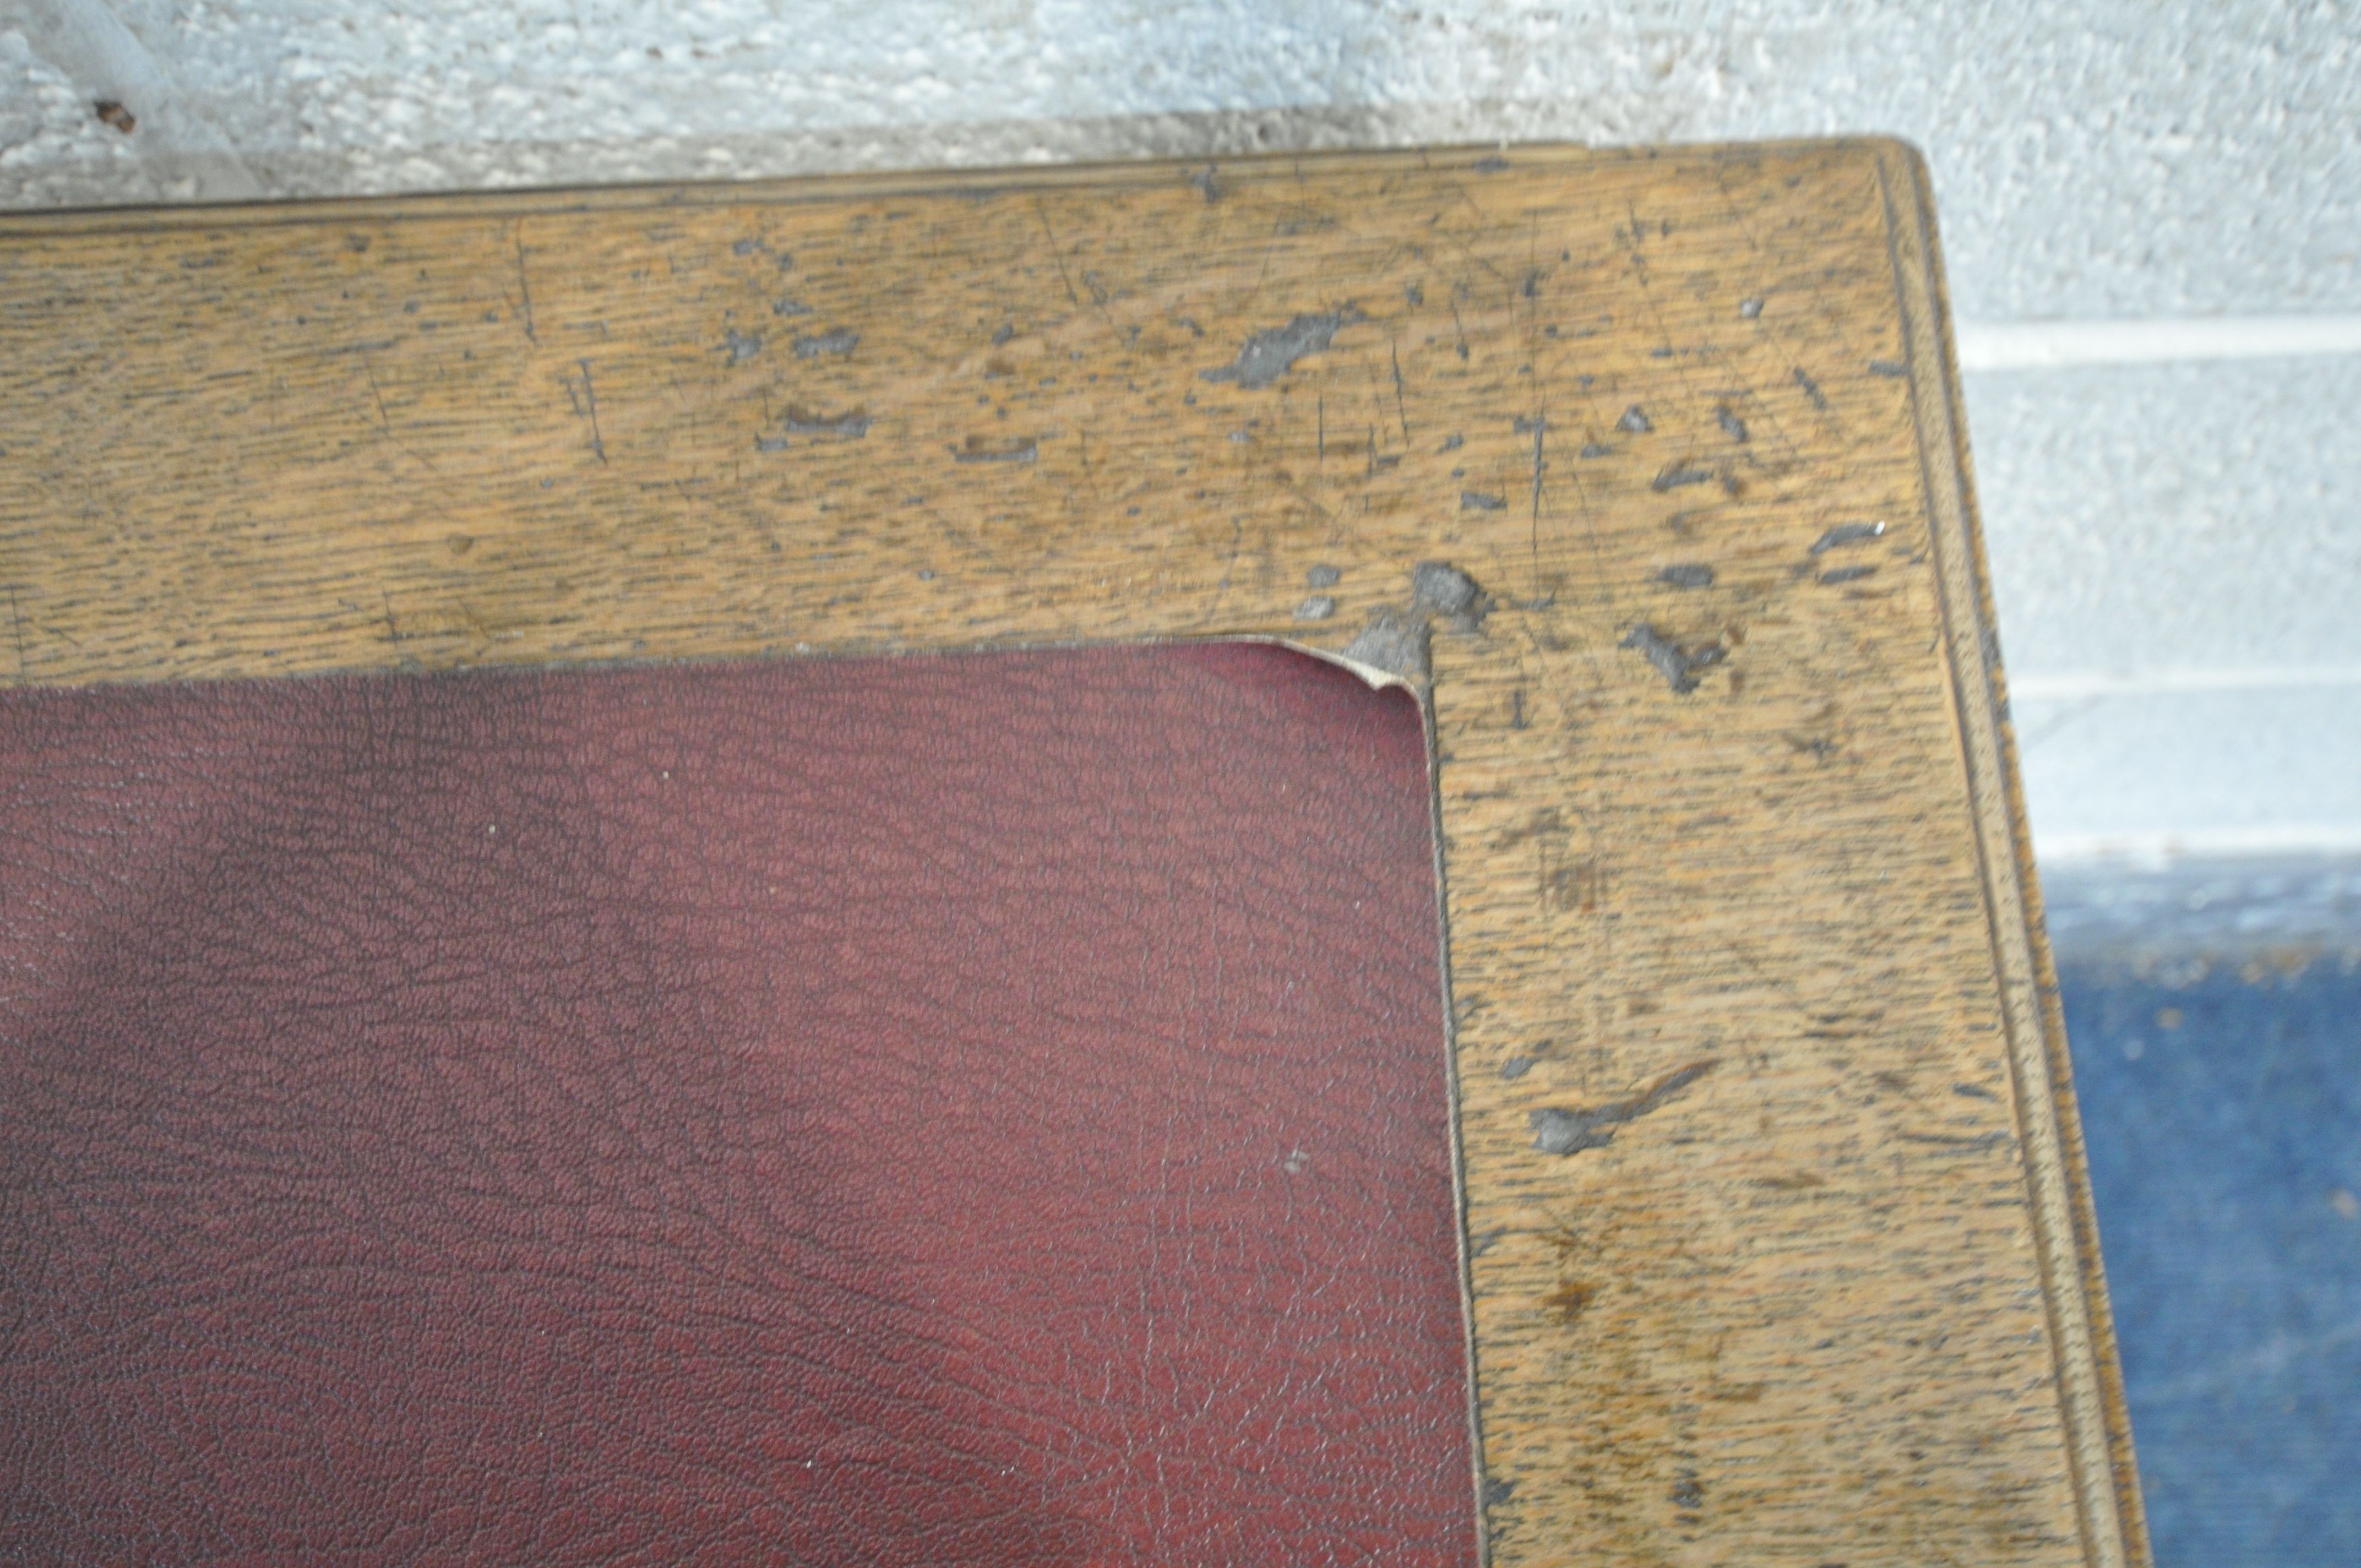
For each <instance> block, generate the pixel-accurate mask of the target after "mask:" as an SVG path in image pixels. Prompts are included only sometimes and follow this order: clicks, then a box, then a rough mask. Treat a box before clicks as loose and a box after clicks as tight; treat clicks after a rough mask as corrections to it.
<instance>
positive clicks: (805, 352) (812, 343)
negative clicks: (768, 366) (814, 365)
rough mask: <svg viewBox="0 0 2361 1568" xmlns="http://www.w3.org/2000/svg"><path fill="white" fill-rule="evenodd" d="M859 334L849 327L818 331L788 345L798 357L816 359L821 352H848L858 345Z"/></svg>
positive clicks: (859, 342)
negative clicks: (831, 330)
mask: <svg viewBox="0 0 2361 1568" xmlns="http://www.w3.org/2000/svg"><path fill="white" fill-rule="evenodd" d="M860 344H861V334H859V333H857V332H854V331H852V330H851V328H849V327H838V328H836V329H835V330H834V331H833V332H818V333H814V334H811V335H810V336H809V337H799V338H797V339H796V340H795V342H794V343H793V344H791V345H789V346H790V347H792V348H793V349H794V350H795V351H796V358H798V359H817V358H818V357H819V356H821V355H823V354H850V353H851V352H852V351H853V349H855V348H856V347H858V346H860Z"/></svg>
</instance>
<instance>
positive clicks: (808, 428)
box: [779, 403, 870, 441]
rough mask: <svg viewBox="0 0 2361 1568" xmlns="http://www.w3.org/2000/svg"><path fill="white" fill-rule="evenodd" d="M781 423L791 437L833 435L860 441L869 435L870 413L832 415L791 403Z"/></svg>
mask: <svg viewBox="0 0 2361 1568" xmlns="http://www.w3.org/2000/svg"><path fill="white" fill-rule="evenodd" d="M779 423H780V428H781V429H783V430H785V432H786V433H788V434H789V435H833V436H840V437H842V438H844V439H846V440H850V441H858V440H860V439H861V438H862V436H864V435H867V434H868V433H869V425H870V419H869V414H868V411H866V410H864V409H854V410H853V411H851V412H850V413H840V414H831V413H823V412H821V411H818V409H807V408H804V407H802V406H800V405H799V404H796V403H789V404H788V405H787V414H786V418H785V419H784V420H781V421H780V422H779Z"/></svg>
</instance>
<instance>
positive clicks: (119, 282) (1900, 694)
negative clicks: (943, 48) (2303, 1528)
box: [0, 142, 2146, 1568]
mask: <svg viewBox="0 0 2361 1568" xmlns="http://www.w3.org/2000/svg"><path fill="white" fill-rule="evenodd" d="M0 409H5V426H0V448H5V450H0V592H5V598H6V600H7V603H6V607H5V609H6V615H7V622H8V624H7V629H6V631H5V641H0V671H5V673H6V674H8V675H9V676H10V677H11V678H13V679H15V680H17V681H24V682H87V681H119V680H153V679H159V678H174V677H218V676H232V675H253V674H304V673H309V672H316V671H328V670H354V669H370V668H385V667H395V666H399V667H410V668H447V667H452V666H458V665H467V664H481V663H549V662H561V661H590V660H610V659H618V658H645V657H670V656H697V657H708V656H716V655H746V654H767V655H781V656H796V655H809V654H829V653H850V652H877V651H890V650H910V649H921V648H938V647H965V646H982V645H994V644H1009V643H1019V642H1038V641H1091V640H1137V639H1152V638H1178V637H1198V636H1209V635H1225V634H1248V635H1263V636H1278V637H1285V638H1290V639H1294V640H1297V641H1301V642H1303V643H1305V644H1307V645H1310V646H1313V647H1316V648H1321V649H1324V650H1328V651H1331V652H1337V651H1343V650H1345V649H1346V648H1348V647H1351V648H1353V649H1354V650H1355V652H1356V656H1357V657H1361V658H1363V659H1364V660H1366V661H1367V662H1372V663H1380V664H1385V663H1390V664H1391V665H1392V666H1393V667H1395V668H1397V669H1398V670H1400V671H1401V672H1402V673H1404V674H1408V675H1410V676H1411V678H1413V679H1414V680H1418V681H1422V682H1425V683H1428V705H1429V709H1428V710H1429V713H1430V715H1431V718H1432V723H1433V734H1434V744H1435V755H1436V759H1437V787H1438V802H1439V812H1440V845H1441V856H1442V865H1443V874H1444V886H1445V893H1446V897H1447V903H1448V946H1449V959H1450V969H1451V984H1452V987H1453V1016H1454V1021H1455V1042H1454V1048H1455V1059H1456V1063H1457V1069H1458V1071H1457V1081H1458V1091H1459V1096H1460V1116H1461V1126H1460V1133H1461V1139H1462V1147H1463V1151H1464V1157H1465V1180H1466V1211H1467V1236H1468V1253H1469V1264H1468V1266H1469V1276H1470V1282H1471V1284H1470V1288H1471V1299H1472V1302H1473V1308H1472V1311H1473V1321H1474V1325H1475V1334H1476V1345H1477V1353H1476V1354H1477V1407H1478V1415H1477V1420H1478V1427H1479V1434H1480V1450H1481V1455H1482V1469H1483V1474H1482V1476H1481V1478H1480V1485H1481V1486H1482V1488H1483V1497H1484V1502H1485V1517H1486V1519H1487V1521H1488V1539H1489V1551H1490V1555H1491V1560H1492V1562H1494V1563H1499V1564H1510V1563H1514V1564H1542V1563H1700V1564H1701V1563H1754V1564H1772V1563H1794V1564H1827V1563H1847V1564H1850V1565H1852V1568H1862V1565H1864V1564H1869V1563H1896V1564H1901V1563H1908V1564H1916V1565H1927V1564H1950V1563H1957V1564H1979V1565H1982V1564H2001V1563H2010V1564H2015V1563H2028V1564H2029V1563H2043V1564H2054V1563H2078V1562H2088V1563H2098V1564H2132V1565H2136V1564H2138V1563H2143V1562H2144V1561H2145V1560H2146V1548H2145V1544H2144V1541H2143V1538H2142V1534H2141V1529H2140V1524H2139V1508H2138V1500H2137V1494H2136V1487H2135V1484H2134V1480H2133V1475H2132V1471H2131V1468H2130V1451H2129V1443H2128V1438H2127V1436H2126V1432H2125V1423H2124V1418H2123V1413H2122V1407H2121V1401H2120V1398H2119V1393H2118V1390H2117V1385H2116V1376H2115V1370H2114V1346H2113V1343H2112V1341H2111V1338H2110V1333H2109V1329H2108V1324H2107V1318H2106V1311H2105V1304H2104V1293H2103V1285H2102V1282H2101V1278H2100V1276H2099V1274H2098V1264H2097V1252H2096V1243H2095V1239H2094V1236H2093V1233H2092V1223H2091V1217H2090V1210H2089V1205H2088V1201H2087V1197H2086V1195H2085V1193H2084V1190H2083V1183H2082V1176H2081V1153H2080V1148H2079V1146H2078V1144H2077V1141H2076V1138H2077V1134H2076V1126H2075V1121H2074V1115H2073V1110H2072V1102H2071V1090H2070V1084H2069V1082H2068V1080H2067V1076H2066V1065H2065V1063H2066V1058H2065V1054H2064V1051H2063V1048H2062V1045H2061V1036H2060V1033H2059V1018H2058V1013H2057V1008H2056V1002H2055V995H2054V987H2053V985H2052V983H2051V980H2050V976H2049V972H2048V960H2047V957H2046V954H2045V953H2044V951H2043V949H2042V948H2041V947H2040V945H2039V942H2038V938H2037V922H2035V921H2034V920H2033V919H2031V918H2030V916H2031V915H2032V913H2033V899H2034V894H2033V891H2032V885H2031V881H2030V874H2029V862H2028V861H2027V859H2026V848H2025V845H2026V838H2025V832H2024V826H2023V821H2022V816H2021V812H2020V809H2019V807H2018V805H2017V802H2016V797H2015V791H2014V782H2013V780H2014V773H2013V763H2012V761H2011V756H2010V752H2009V750H2008V745H2009V742H2008V739H2007V734H2006V730H2005V729H2004V724H2003V721H2002V720H2003V715H2004V703H2003V701H2002V700H2001V696H2000V693H1999V690H1998V685H1997V683H1998V681H1999V671H1998V668H1997V664H1996V663H1995V658H1994V652H1993V640H1992V636H1991V631H1990V627H1991V623H1992V617H1991V609H1990V605H1989V603H1988V601H1987V596H1986V589H1985V586H1984V576H1983V571H1982V559H1981V552H1980V546H1979V544H1978V543H1977V538H1976V534H1975V529H1974V521H1973V514H1972V507H1971V499H1970V495H1969V491H1968V480H1967V475H1966V466H1967V465H1966V455H1965V449H1964V444H1963V440H1962V436H1961V433H1960V429H1959V424H1958V418H1959V416H1958V397H1957V394H1956V390H1955V388H1954V383H1953V377H1952V374H1951V368H1950V361H1949V345H1948V339H1947V336H1946V333H1945V328H1944V325H1943V321H1942V307H1941V282H1940V278H1939V274H1938V269H1937V261H1936V256H1935V247H1934V238H1933V233H1932V226H1931V219H1930V216H1929V209H1928V204H1927V194H1926V188H1925V183H1924V178H1923V174H1922V171H1921V170H1920V168H1919V166H1918V164H1917V162H1916V159H1915V158H1914V157H1913V156H1912V155H1911V154H1910V153H1909V152H1908V151H1907V149H1905V148H1899V147H1896V146H1894V145H1892V144H1885V143H1877V142H1843V143H1818V144H1799V145H1789V146H1780V147H1771V148H1721V149H1695V150H1687V151H1682V152H1678V153H1674V154H1666V155H1661V156H1658V155H1643V154H1593V153H1587V152H1581V151H1576V150H1568V149H1561V148H1531V149H1522V150H1518V151H1514V152H1511V153H1509V154H1506V155H1498V154H1484V153H1478V152H1453V153H1435V154H1426V155H1385V156H1353V157H1332V158H1322V159H1283V160H1282V159H1274V160H1268V161H1258V162H1251V163H1237V164H1225V165H1223V166H1221V167H1219V168H1214V169H1205V168H1201V167H1191V168H1181V167H1177V166H1167V165H1140V166H1131V167H1124V168H1109V169H1086V170H1056V171H1035V172H1026V173H1022V174H1002V175H991V176H964V175H962V176H955V177H954V176H940V177H905V178H891V179H878V178H860V179H850V180H837V181H805V182H793V183H780V184H757V185H736V186H720V187H703V188H695V187H692V188H686V189H651V190H632V191H620V192H596V193H566V192H561V193H545V194H533V195H519V196H499V197H483V198H466V199H425V200H404V201H395V202H384V203H335V204H325V205H317V206H299V207H278V208H252V209H245V210H214V211H203V210H198V211H189V210H182V211H151V212H124V213H115V214H65V215H58V216H38V217H32V216H26V217H15V218H8V219H5V220H0ZM1422 562H1428V563H1440V564H1444V565H1447V566H1448V567H1449V568H1450V570H1449V571H1435V570H1433V569H1430V571H1429V573H1428V574H1427V575H1426V576H1425V577H1424V578H1423V579H1421V580H1422V582H1423V583H1424V585H1425V590H1426V591H1424V592H1423V593H1421V592H1418V591H1417V590H1416V589H1415V588H1414V587H1413V577H1414V569H1415V567H1416V566H1417V565H1418V564H1419V563H1422ZM1470 587H1473V588H1475V589H1478V590H1480V592H1481V595H1482V597H1481V598H1477V599H1475V600H1473V601H1472V602H1470V601H1468V600H1467V599H1466V594H1467V591H1468V589H1469V588H1470ZM1422 637H1427V638H1431V642H1430V644H1429V648H1430V654H1429V656H1430V657H1431V663H1425V664H1422V663H1420V655H1419V650H1418V643H1419V641H1420V639H1421V638H1422ZM1678 688H1688V689H1678Z"/></svg>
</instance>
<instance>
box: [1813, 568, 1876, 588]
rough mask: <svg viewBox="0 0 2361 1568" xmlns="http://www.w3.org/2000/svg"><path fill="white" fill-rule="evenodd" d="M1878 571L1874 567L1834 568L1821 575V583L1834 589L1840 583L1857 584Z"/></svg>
mask: <svg viewBox="0 0 2361 1568" xmlns="http://www.w3.org/2000/svg"><path fill="white" fill-rule="evenodd" d="M1876 570H1877V568H1876V567H1874V566H1834V567H1831V568H1829V569H1828V571H1825V572H1822V573H1821V574H1820V581H1821V583H1822V584H1824V585H1826V586H1828V587H1835V586H1836V585H1837V584H1839V583H1857V582H1859V581H1860V580H1861V578H1863V577H1866V576H1869V575H1870V574H1872V573H1873V572H1875V571H1876Z"/></svg>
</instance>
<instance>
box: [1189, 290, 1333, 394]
mask: <svg viewBox="0 0 2361 1568" xmlns="http://www.w3.org/2000/svg"><path fill="white" fill-rule="evenodd" d="M1367 320H1368V317H1367V316H1365V315H1363V314H1362V313H1360V312H1359V311H1356V310H1355V309H1354V308H1353V307H1352V306H1351V305H1349V304H1347V305H1345V307H1344V308H1343V309H1341V310H1334V311H1321V312H1317V313H1304V314H1301V315H1298V316H1295V317H1292V318H1291V319H1290V320H1289V322H1288V323H1287V324H1286V325H1285V326H1274V327H1267V328H1265V329H1264V330H1263V331H1261V332H1258V333H1256V334H1254V335H1253V336H1252V337H1249V338H1247V339H1246V342H1245V344H1243V345H1241V346H1240V347H1239V349H1238V356H1237V357H1236V358H1235V359H1234V360H1232V361H1231V362H1230V363H1229V364H1227V365H1224V366H1221V367H1218V368H1216V369H1213V370H1201V371H1199V372H1198V375H1199V376H1201V377H1202V378H1204V379H1205V380H1208V381H1235V382H1236V383H1237V384H1238V385H1239V386H1241V387H1243V388H1245V389H1247V390H1248V391H1259V390H1261V389H1263V388H1265V387H1268V386H1269V385H1270V384H1271V383H1272V382H1274V381H1276V380H1278V379H1279V378H1280V377H1281V376H1284V375H1286V374H1287V373H1288V372H1289V371H1290V370H1292V369H1294V368H1295V362H1296V361H1297V360H1299V359H1302V358H1305V357H1308V356H1311V355H1314V354H1319V353H1322V352H1323V351H1325V350H1326V348H1327V347H1328V345H1330V344H1331V343H1333V342H1334V341H1335V338H1336V334H1337V333H1339V332H1341V331H1342V330H1344V329H1345V327H1347V326H1350V325H1352V324H1353V323H1356V322H1363V321H1367Z"/></svg>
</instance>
